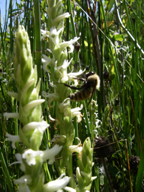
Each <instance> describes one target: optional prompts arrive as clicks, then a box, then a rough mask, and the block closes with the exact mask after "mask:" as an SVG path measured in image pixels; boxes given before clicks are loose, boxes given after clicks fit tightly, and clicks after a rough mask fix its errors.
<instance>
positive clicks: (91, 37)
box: [0, 0, 144, 192]
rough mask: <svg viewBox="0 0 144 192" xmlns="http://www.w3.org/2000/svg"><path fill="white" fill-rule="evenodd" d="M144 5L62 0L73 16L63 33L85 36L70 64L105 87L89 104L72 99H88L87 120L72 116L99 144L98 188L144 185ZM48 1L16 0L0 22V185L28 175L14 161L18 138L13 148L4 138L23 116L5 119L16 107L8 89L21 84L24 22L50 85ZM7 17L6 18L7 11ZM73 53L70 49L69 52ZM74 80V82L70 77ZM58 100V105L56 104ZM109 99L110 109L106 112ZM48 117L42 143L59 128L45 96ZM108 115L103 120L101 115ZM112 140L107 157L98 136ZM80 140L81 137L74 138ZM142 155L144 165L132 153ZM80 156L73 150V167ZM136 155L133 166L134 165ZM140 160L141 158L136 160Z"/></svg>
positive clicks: (50, 171)
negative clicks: (18, 42) (44, 60)
mask: <svg viewBox="0 0 144 192" xmlns="http://www.w3.org/2000/svg"><path fill="white" fill-rule="evenodd" d="M143 8H144V5H143V3H142V0H140V1H126V0H124V1H121V2H120V1H117V0H115V1H114V0H111V1H102V0H101V1H98V2H92V1H89V0H87V1H69V0H68V1H63V11H64V12H67V11H69V12H70V13H71V17H70V18H69V19H66V20H65V29H64V33H63V39H64V40H70V39H72V38H74V37H75V36H78V37H79V36H80V39H79V43H80V50H79V51H78V52H77V50H75V53H74V59H73V61H72V63H73V65H71V66H70V67H69V69H68V70H69V72H70V71H72V70H73V71H75V72H77V71H78V70H79V69H85V68H86V67H87V66H90V67H89V71H94V72H96V73H97V74H98V75H99V76H100V79H101V86H100V91H96V92H95V94H94V98H93V99H94V100H95V101H97V102H96V103H97V105H95V103H94V102H92V104H90V106H89V107H87V103H88V101H82V102H78V103H75V102H72V106H73V107H75V106H80V104H81V103H83V106H84V107H83V111H82V113H83V114H84V116H83V120H82V121H81V122H80V123H79V124H78V123H77V122H76V119H74V126H75V134H76V135H75V136H76V137H79V138H80V140H81V142H82V143H83V142H84V140H85V138H87V137H90V138H91V141H92V143H93V147H94V154H95V155H94V162H95V164H94V167H93V176H94V175H96V176H97V179H96V180H95V181H93V185H92V188H91V191H92V192H99V191H107V192H108V191H114V190H115V191H118V192H119V191H136V192H140V191H142V188H143V170H144V168H143V158H144V152H143V149H144V142H143V137H144V118H143V112H144V79H143V77H144V43H143V41H144V40H143V39H144V33H143V29H144V11H143ZM46 10H47V3H46V1H44V0H42V1H40V2H39V1H35V2H34V4H33V2H32V1H24V2H23V1H20V3H18V2H17V3H16V2H13V3H12V0H10V2H9V9H8V15H5V18H8V19H6V20H5V23H4V24H3V25H2V23H0V112H1V115H0V125H1V126H0V127H1V129H0V141H1V142H0V162H1V164H0V168H1V169H0V190H1V191H16V190H17V188H16V186H15V185H14V184H13V181H14V179H16V178H17V177H20V176H21V175H22V173H21V171H19V165H17V164H16V165H13V166H10V167H9V165H10V163H12V162H14V161H15V153H17V152H20V151H19V150H20V144H19V145H18V144H17V149H16V150H12V148H11V143H10V142H8V141H6V140H5V134H6V132H8V133H10V134H15V135H16V134H18V125H19V121H17V120H15V119H14V120H12V119H9V120H6V119H5V118H4V117H3V113H4V112H6V111H9V112H15V111H17V105H18V104H17V102H16V101H15V100H13V99H11V98H10V97H9V96H8V95H7V91H8V90H9V91H10V90H16V87H15V83H14V81H13V79H12V73H13V63H12V62H13V43H14V33H15V31H16V30H17V28H18V25H19V24H20V25H24V26H25V29H26V30H27V32H28V34H29V38H30V41H31V50H32V54H33V58H34V62H35V64H37V65H38V75H39V77H41V78H42V85H41V91H48V92H51V91H52V90H53V87H51V85H50V81H51V74H50V73H45V72H44V71H43V70H42V69H41V67H40V66H41V56H42V54H47V51H46V49H47V48H48V46H49V40H48V39H46V41H40V29H46V28H49V26H48V20H49V18H48V15H47V11H46ZM1 19H2V18H1ZM69 57H70V56H69ZM68 83H69V82H68ZM54 105H55V104H54ZM107 105H109V112H108V113H107V116H105V115H106V113H105V108H106V106H107ZM42 108H43V114H44V119H45V120H47V121H48V122H49V123H50V127H51V128H50V129H49V130H48V131H47V132H45V134H44V138H43V142H42V145H41V148H42V149H46V148H47V146H48V145H49V141H50V140H51V139H52V138H53V136H54V134H55V133H57V132H58V131H57V130H55V129H54V122H51V121H50V119H49V114H50V115H51V116H52V117H55V116H56V111H55V108H49V107H48V105H47V102H45V103H44V104H43V106H42ZM105 119H107V121H106V122H107V124H105V126H103V127H102V125H101V124H100V123H99V124H98V123H97V122H98V120H100V121H102V122H103V121H104V120H105ZM96 136H97V138H99V137H100V136H101V137H105V138H106V139H108V142H109V144H108V145H109V146H111V148H112V150H111V152H110V154H108V156H107V157H98V155H97V146H96V145H95V142H96V141H95V137H96ZM74 142H75V144H77V143H78V141H77V139H75V141H74ZM133 155H134V156H139V157H140V164H139V166H138V165H136V164H135V170H133V166H132V165H133V164H134V163H136V162H133V164H131V160H130V158H131V156H133ZM77 159H78V156H77V155H76V154H75V155H73V174H74V176H75V169H76V167H77V166H78V165H77ZM56 161H59V159H57V160H56ZM129 161H130V166H129ZM138 163H139V161H138ZM44 171H45V180H46V181H49V179H55V178H56V177H57V175H58V172H57V169H55V166H54V165H49V166H48V165H47V163H45V164H44Z"/></svg>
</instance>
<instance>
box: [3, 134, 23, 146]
mask: <svg viewBox="0 0 144 192" xmlns="http://www.w3.org/2000/svg"><path fill="white" fill-rule="evenodd" d="M6 137H7V138H6V140H7V141H11V142H12V148H13V149H15V148H16V146H15V143H16V142H20V141H21V140H20V138H19V136H18V135H10V134H9V133H6Z"/></svg>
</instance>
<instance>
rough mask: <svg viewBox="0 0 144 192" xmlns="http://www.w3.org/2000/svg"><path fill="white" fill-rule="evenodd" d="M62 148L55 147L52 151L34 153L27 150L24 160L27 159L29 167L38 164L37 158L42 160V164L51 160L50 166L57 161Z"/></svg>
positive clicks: (23, 155) (23, 156)
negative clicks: (56, 157) (56, 158)
mask: <svg viewBox="0 0 144 192" xmlns="http://www.w3.org/2000/svg"><path fill="white" fill-rule="evenodd" d="M61 149H62V146H59V145H55V146H54V147H52V148H51V149H47V150H45V151H33V150H32V149H27V150H25V151H24V153H23V154H22V158H23V159H26V162H27V164H28V165H29V166H31V165H35V164H36V159H35V158H36V157H37V156H39V157H40V158H41V162H44V161H45V160H48V159H49V162H48V163H49V164H52V163H53V162H54V161H55V156H56V155H57V154H58V153H59V152H60V151H61Z"/></svg>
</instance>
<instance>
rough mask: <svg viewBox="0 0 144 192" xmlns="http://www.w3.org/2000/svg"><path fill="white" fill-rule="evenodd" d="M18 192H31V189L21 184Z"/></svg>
mask: <svg viewBox="0 0 144 192" xmlns="http://www.w3.org/2000/svg"><path fill="white" fill-rule="evenodd" d="M18 192H30V189H29V187H28V186H27V185H26V184H25V183H22V184H19V188H18Z"/></svg>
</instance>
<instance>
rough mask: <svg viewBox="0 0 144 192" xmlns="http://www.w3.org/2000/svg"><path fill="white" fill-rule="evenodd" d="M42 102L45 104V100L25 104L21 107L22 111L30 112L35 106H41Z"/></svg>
mask: <svg viewBox="0 0 144 192" xmlns="http://www.w3.org/2000/svg"><path fill="white" fill-rule="evenodd" d="M43 102H45V99H37V100H33V101H31V102H29V103H28V104H26V105H25V106H24V107H23V110H24V111H25V112H27V111H29V110H31V109H32V108H34V107H36V106H37V105H40V104H42V103H43Z"/></svg>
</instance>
